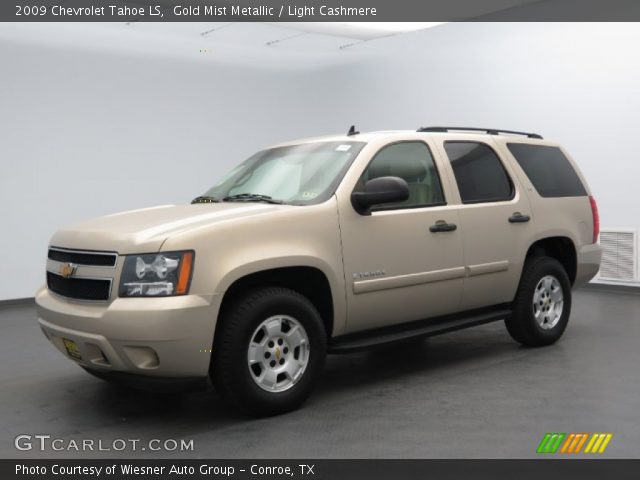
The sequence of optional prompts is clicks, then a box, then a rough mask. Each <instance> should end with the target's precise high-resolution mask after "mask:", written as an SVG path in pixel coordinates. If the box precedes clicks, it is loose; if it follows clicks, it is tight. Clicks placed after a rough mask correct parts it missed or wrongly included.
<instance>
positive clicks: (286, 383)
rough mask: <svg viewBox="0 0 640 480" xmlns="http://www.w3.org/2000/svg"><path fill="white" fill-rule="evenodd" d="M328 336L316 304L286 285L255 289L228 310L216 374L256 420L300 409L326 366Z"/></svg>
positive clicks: (215, 378) (217, 347)
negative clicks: (259, 417) (283, 286)
mask: <svg viewBox="0 0 640 480" xmlns="http://www.w3.org/2000/svg"><path fill="white" fill-rule="evenodd" d="M326 342H327V340H326V332H325V329H324V325H323V323H322V319H321V318H320V315H319V313H318V312H317V310H316V309H315V307H314V306H313V304H312V303H311V302H310V301H309V300H308V299H307V298H305V297H304V296H302V295H300V294H299V293H297V292H295V291H293V290H290V289H287V288H281V287H271V288H263V289H259V290H255V291H253V292H250V293H248V294H246V295H245V296H243V297H241V298H239V299H238V300H237V301H235V302H234V303H233V304H232V305H231V306H230V307H229V308H228V309H226V311H225V313H224V315H223V318H221V324H220V325H219V327H218V332H217V334H216V340H215V343H214V346H213V356H212V364H211V366H212V369H211V375H212V379H213V382H214V384H215V386H216V388H217V389H218V390H219V391H220V392H221V393H222V395H223V396H224V397H225V398H226V399H227V400H228V401H230V402H231V403H232V404H235V405H236V406H238V407H240V408H241V409H242V410H244V411H245V412H246V413H249V414H251V415H256V416H264V415H276V414H279V413H284V412H287V411H290V410H293V409H295V408H297V407H298V406H299V405H300V404H302V402H304V401H305V400H306V399H307V397H308V396H309V395H310V394H311V391H312V389H313V387H314V385H315V382H316V379H317V377H318V376H319V373H320V371H321V370H322V367H323V365H324V358H325V355H326Z"/></svg>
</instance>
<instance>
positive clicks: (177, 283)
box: [119, 251, 193, 297]
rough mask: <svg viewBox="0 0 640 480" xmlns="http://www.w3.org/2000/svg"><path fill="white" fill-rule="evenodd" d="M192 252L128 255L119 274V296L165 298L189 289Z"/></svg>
mask: <svg viewBox="0 0 640 480" xmlns="http://www.w3.org/2000/svg"><path fill="white" fill-rule="evenodd" d="M192 270H193V252H190V251H188V252H167V253H164V252H163V253H151V254H148V255H127V258H126V259H125V261H124V267H123V269H122V275H121V276H120V291H119V295H120V296H121V297H167V296H172V295H185V294H186V293H188V291H189V283H190V282H191V272H192Z"/></svg>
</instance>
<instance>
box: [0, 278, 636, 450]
mask: <svg viewBox="0 0 640 480" xmlns="http://www.w3.org/2000/svg"><path fill="white" fill-rule="evenodd" d="M0 342H1V343H0V345H1V348H0V382H1V383H0V388H1V394H0V395H1V396H0V428H1V429H2V441H1V442H0V457H13V458H15V457H18V458H28V457H40V456H56V457H78V456H82V454H80V455H79V454H77V453H75V452H60V453H55V452H48V453H45V454H43V453H41V452H37V451H31V452H18V451H17V450H15V448H14V446H13V439H14V438H15V436H16V435H19V434H24V433H28V434H50V435H52V436H53V437H58V438H63V439H67V440H69V439H75V440H77V441H80V440H82V439H84V438H88V439H94V440H96V441H97V440H98V439H102V440H103V441H105V442H107V443H109V442H110V440H112V439H114V438H141V439H143V440H147V439H152V438H158V439H163V440H164V439H187V440H190V439H193V441H194V447H195V449H194V451H193V452H186V453H176V454H174V455H173V456H192V457H208V458H291V457H316V458H318V457H320V458H325V457H328V458H360V457H365V458H434V457H435V458H440V457H447V458H460V457H469V458H484V457H489V458H499V457H519V458H522V457H533V456H535V449H536V447H537V444H538V442H539V441H540V439H541V437H542V436H543V434H544V433H545V432H612V433H613V434H614V437H613V440H612V441H611V443H610V445H609V448H608V449H607V452H606V453H605V454H604V456H606V457H609V458H615V457H633V458H640V296H639V295H634V294H629V293H610V292H602V291H594V290H581V291H577V292H575V296H574V311H573V315H572V319H571V322H570V324H569V328H568V330H567V332H566V333H565V336H564V337H563V339H562V340H561V341H560V342H558V343H557V344H556V345H555V346H553V347H548V348H543V349H527V348H522V347H519V346H518V345H517V344H515V343H513V342H512V341H511V339H510V338H509V337H508V335H507V333H506V331H505V330H504V327H503V324H502V323H501V322H499V323H494V324H490V325H486V326H483V327H478V328H475V329H471V330H466V331H462V332H457V333H453V334H449V335H446V336H441V337H435V338H431V339H428V340H420V341H414V342H411V343H409V344H405V345H401V346H396V347H390V348H386V349H383V350H380V351H376V352H364V353H358V354H353V355H344V356H332V357H329V360H328V363H327V366H326V369H325V372H324V376H323V378H322V380H321V382H320V385H319V387H318V389H317V391H316V392H315V394H314V395H313V396H312V398H311V399H310V401H309V402H308V403H307V404H306V405H305V406H304V407H303V408H302V409H301V410H299V411H297V412H294V413H291V414H288V415H285V416H281V417H278V418H271V419H264V420H250V419H247V418H243V417H242V416H239V415H237V414H235V413H233V412H231V411H230V410H229V409H228V408H227V407H226V406H225V405H224V403H223V402H222V401H221V399H220V398H219V397H218V396H217V395H216V394H215V393H214V392H202V393H195V394H183V395H170V396H158V395H153V394H148V393H140V392H137V391H130V390H126V389H123V388H118V387H113V386H110V385H108V384H105V383H103V382H102V381H100V380H98V379H95V378H93V377H91V376H89V375H88V374H86V373H85V372H83V371H82V370H80V369H79V368H78V367H76V366H75V365H73V364H72V362H70V361H68V360H66V359H65V358H63V357H62V356H61V355H60V354H59V353H58V352H57V351H55V350H54V349H53V347H52V346H50V345H49V344H48V342H47V341H46V339H45V338H44V336H43V335H42V333H41V332H40V331H39V329H38V327H37V325H36V319H35V310H34V308H33V306H29V305H21V306H3V307H2V308H0ZM122 455H125V456H128V457H132V456H150V457H152V456H160V455H159V454H157V453H156V454H153V453H150V452H135V453H132V452H131V451H130V450H129V451H125V452H124V453H123V454H122ZM84 456H86V457H93V458H99V457H114V456H118V454H116V453H114V452H93V453H91V452H89V453H86V454H84ZM162 456H164V457H169V456H172V455H171V454H163V455H162Z"/></svg>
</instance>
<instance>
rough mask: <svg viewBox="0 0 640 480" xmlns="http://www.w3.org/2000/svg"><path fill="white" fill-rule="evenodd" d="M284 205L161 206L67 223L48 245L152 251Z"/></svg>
mask: <svg viewBox="0 0 640 480" xmlns="http://www.w3.org/2000/svg"><path fill="white" fill-rule="evenodd" d="M286 208H294V207H291V206H288V205H272V204H264V203H248V202H227V203H203V204H194V205H163V206H159V207H152V208H144V209H140V210H132V211H128V212H122V213H115V214H113V215H106V216H104V217H97V218H93V219H91V220H86V221H84V222H80V223H76V224H74V225H70V226H68V227H65V228H63V229H61V230H59V231H58V232H56V233H55V234H54V235H53V237H52V238H51V245H52V246H57V247H62V248H72V249H74V248H75V249H82V250H105V251H115V252H118V253H143V252H155V251H158V250H160V247H161V246H162V244H163V243H164V241H165V240H166V239H167V238H169V237H170V236H171V235H172V234H176V233H180V232H183V231H185V230H189V229H192V228H197V227H200V226H203V225H210V224H212V223H216V222H227V221H230V220H234V219H239V218H248V217H252V216H256V215H266V214H269V213H271V212H274V211H278V210H282V209H286Z"/></svg>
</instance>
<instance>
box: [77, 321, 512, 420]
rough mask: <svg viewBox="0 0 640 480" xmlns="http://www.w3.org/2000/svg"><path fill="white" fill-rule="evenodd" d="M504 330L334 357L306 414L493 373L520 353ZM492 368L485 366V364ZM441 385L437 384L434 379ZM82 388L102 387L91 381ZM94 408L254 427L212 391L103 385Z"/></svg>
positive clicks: (117, 413)
mask: <svg viewBox="0 0 640 480" xmlns="http://www.w3.org/2000/svg"><path fill="white" fill-rule="evenodd" d="M521 350H522V349H521V347H519V346H518V345H517V344H515V343H514V342H513V341H512V340H511V339H510V338H509V337H508V335H507V334H506V333H505V332H503V331H502V329H500V328H495V327H493V328H491V327H489V328H486V327H485V328H483V327H480V328H478V329H476V331H471V330H470V331H467V332H458V333H454V334H451V335H448V336H446V337H438V338H433V339H414V340H409V341H405V342H401V343H397V344H392V345H388V346H383V347H380V348H378V349H375V350H370V351H365V352H358V353H353V354H343V355H330V356H329V357H328V359H327V364H326V366H325V370H324V372H323V375H322V378H321V379H320V381H319V385H318V387H317V388H316V391H315V392H314V394H313V395H312V398H311V400H310V401H309V402H308V403H307V404H306V406H305V409H306V408H309V409H315V408H322V404H323V403H325V402H326V401H327V400H329V399H332V398H335V397H339V396H348V394H349V392H350V391H360V390H363V389H365V390H366V389H375V388H377V386H379V385H381V384H385V383H387V382H396V381H398V380H399V379H403V381H407V380H411V377H412V376H417V377H420V378H421V381H422V382H424V377H425V376H430V375H431V376H434V377H438V376H439V375H440V374H447V375H448V374H464V372H468V370H469V369H470V368H474V369H477V368H480V369H483V368H489V364H492V363H493V362H498V361H502V360H505V361H507V360H508V359H509V358H511V357H512V356H513V355H514V354H518V352H519V351H521ZM483 361H484V363H487V365H486V366H484V367H483V366H482V363H483ZM434 381H437V378H434ZM83 382H101V381H100V380H97V379H90V378H86V379H84V380H83ZM93 386H94V394H93V395H91V397H92V398H91V404H92V409H93V412H94V414H97V415H104V416H117V417H122V418H125V419H127V418H130V419H135V421H137V422H145V421H146V420H148V421H153V422H157V421H158V420H159V419H161V420H162V422H166V423H171V424H175V425H181V426H184V425H185V424H192V425H194V426H195V425H198V424H201V425H202V426H203V430H209V431H210V430H211V429H212V428H214V429H215V428H216V427H220V428H222V427H225V426H228V425H230V424H235V423H238V422H240V423H242V422H246V421H252V419H251V418H250V417H247V416H246V415H244V414H242V413H240V412H238V411H236V410H235V409H234V408H231V407H230V406H229V405H227V404H226V403H225V402H224V400H223V399H222V398H221V396H220V395H219V394H218V393H217V392H215V391H214V389H213V387H211V386H209V388H208V389H207V391H203V392H190V393H172V394H167V393H162V394H158V393H153V392H147V391H141V390H135V389H131V388H128V387H124V386H118V385H112V384H107V383H104V382H102V383H101V384H99V385H96V384H95V383H94V384H93Z"/></svg>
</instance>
